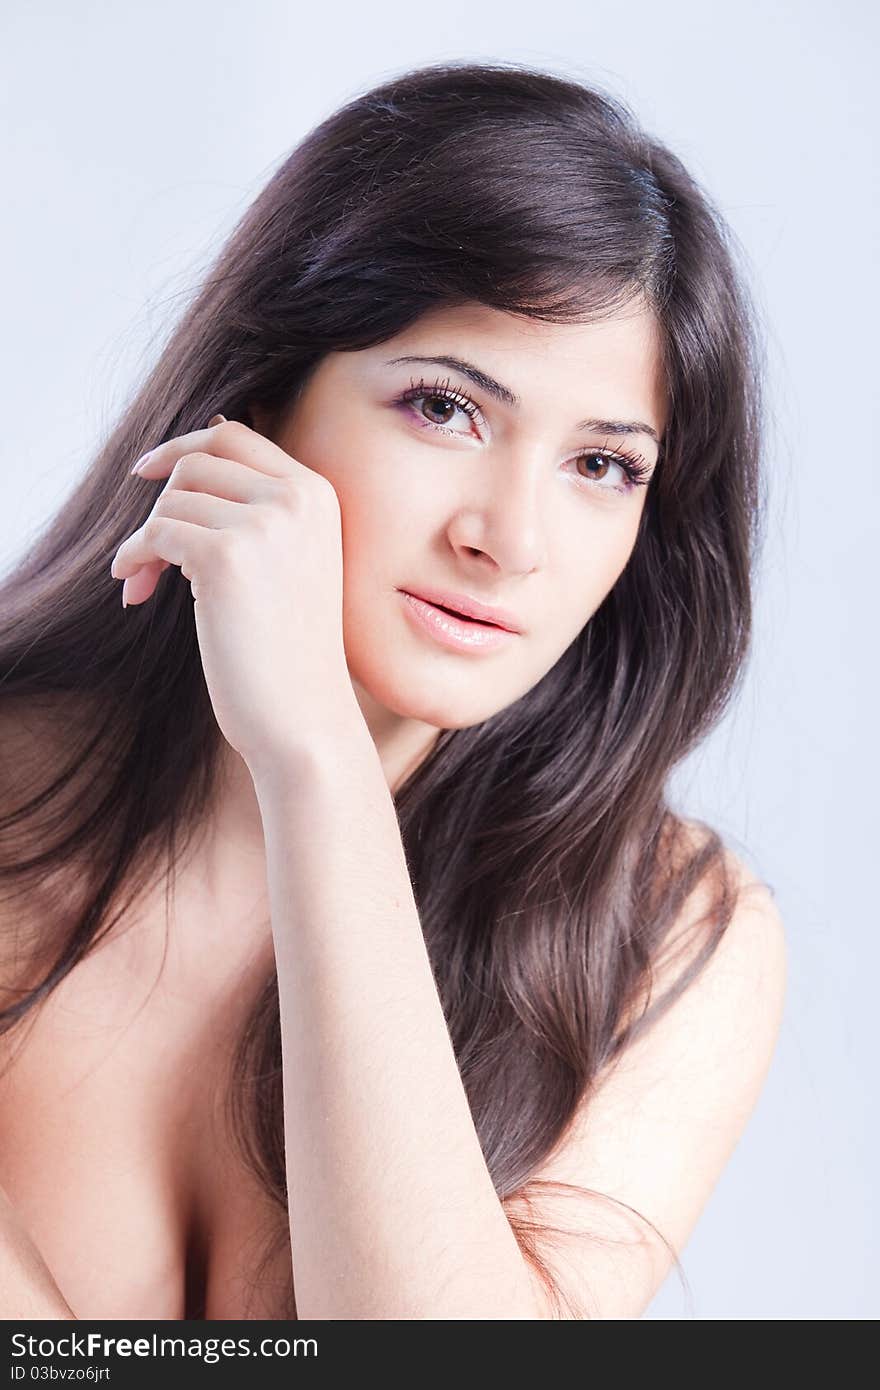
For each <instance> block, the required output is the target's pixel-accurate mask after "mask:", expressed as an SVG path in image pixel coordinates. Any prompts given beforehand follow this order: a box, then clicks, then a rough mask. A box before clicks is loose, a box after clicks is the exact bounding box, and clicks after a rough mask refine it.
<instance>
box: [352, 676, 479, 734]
mask: <svg viewBox="0 0 880 1390" xmlns="http://www.w3.org/2000/svg"><path fill="white" fill-rule="evenodd" d="M352 678H353V680H354V681H355V684H356V685H359V686H360V687H361V689H362V690H364V691H365V692H366V694H367V696H368V698H369V700H370V701H371V702H372V703H374V704H375V705H377V706H380V707H381V708H383V709H386V710H389V711H391V712H392V713H393V714H396V715H398V717H399V718H401V719H412V720H415V721H418V722H419V723H420V724H427V725H429V726H430V727H431V728H433V729H470V728H473V726H474V725H475V724H482V723H483V721H484V720H485V719H489V718H490V717H491V716H492V715H493V714H497V712H498V710H499V709H501V708H502V707H503V705H502V704H499V703H498V702H497V700H491V699H490V698H489V697H488V692H486V691H482V692H481V691H480V690H479V688H478V684H477V681H476V680H475V678H474V676H473V675H471V676H470V679H469V680H468V679H467V678H466V677H465V674H464V673H463V676H462V679H461V681H460V682H459V689H457V690H454V691H453V690H444V689H443V688H442V686H441V685H440V684H439V682H438V681H437V679H436V674H435V676H434V678H433V679H432V676H431V673H430V672H427V673H423V674H421V675H420V677H419V678H414V679H412V680H407V679H406V678H405V677H404V676H403V674H402V673H400V672H393V671H392V670H391V669H390V665H389V664H386V665H385V666H384V668H383V669H381V670H369V671H363V670H361V671H356V672H354V673H353V674H352ZM469 684H470V685H471V687H472V688H471V690H470V691H469V690H468V685H469Z"/></svg>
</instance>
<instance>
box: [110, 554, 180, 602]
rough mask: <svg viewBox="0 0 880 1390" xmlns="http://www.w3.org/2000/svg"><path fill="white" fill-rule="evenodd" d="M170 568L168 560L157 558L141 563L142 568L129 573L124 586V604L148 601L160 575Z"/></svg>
mask: <svg viewBox="0 0 880 1390" xmlns="http://www.w3.org/2000/svg"><path fill="white" fill-rule="evenodd" d="M168 568H169V565H168V561H167V560H156V561H155V562H151V563H150V564H148V565H141V567H140V569H137V570H135V572H134V574H132V575H129V576H128V578H127V579H126V580H125V583H124V584H123V586H122V598H123V603H124V606H125V607H127V606H128V605H129V604H130V603H146V601H147V599H148V598H150V597H151V595H152V594H153V592H154V590H155V588H156V585H157V583H158V582H159V575H160V574H161V573H162V571H163V570H167V569H168Z"/></svg>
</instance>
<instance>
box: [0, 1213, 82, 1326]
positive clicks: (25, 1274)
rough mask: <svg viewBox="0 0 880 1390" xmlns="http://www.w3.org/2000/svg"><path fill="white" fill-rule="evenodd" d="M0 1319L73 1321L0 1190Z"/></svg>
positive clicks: (47, 1270) (56, 1286) (48, 1273)
mask: <svg viewBox="0 0 880 1390" xmlns="http://www.w3.org/2000/svg"><path fill="white" fill-rule="evenodd" d="M0 1317H2V1318H5V1319H7V1320H9V1319H11V1318H15V1319H18V1318H23V1319H24V1318H32V1319H43V1318H65V1319H68V1320H69V1319H73V1320H74V1321H76V1318H75V1315H74V1314H73V1313H72V1312H71V1310H70V1308H69V1307H68V1305H67V1302H66V1301H65V1299H64V1296H63V1294H62V1293H61V1290H60V1289H59V1287H58V1285H57V1284H56V1283H55V1280H54V1279H53V1278H52V1275H51V1273H50V1271H49V1267H48V1265H47V1264H46V1261H45V1260H44V1259H43V1257H42V1255H41V1254H40V1252H39V1250H38V1249H37V1247H36V1245H34V1242H33V1241H32V1240H31V1238H30V1236H29V1234H28V1232H27V1231H26V1229H25V1227H24V1223H23V1222H22V1220H21V1217H20V1216H19V1214H18V1212H17V1211H16V1210H15V1207H14V1206H13V1205H12V1203H11V1202H10V1200H9V1197H8V1196H7V1194H6V1191H5V1189H4V1188H2V1187H0Z"/></svg>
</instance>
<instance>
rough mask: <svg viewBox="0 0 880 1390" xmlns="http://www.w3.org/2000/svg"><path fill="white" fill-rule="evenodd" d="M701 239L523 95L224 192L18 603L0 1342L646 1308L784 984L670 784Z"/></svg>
mask: <svg viewBox="0 0 880 1390" xmlns="http://www.w3.org/2000/svg"><path fill="white" fill-rule="evenodd" d="M729 243H730V236H729V233H728V232H727V230H726V229H725V227H724V224H723V221H722V219H721V218H720V217H719V215H718V214H717V212H715V211H714V209H713V208H712V207H711V205H710V203H709V201H708V200H707V198H706V196H705V194H704V193H702V192H701V191H700V190H699V189H698V187H697V185H696V184H695V182H694V181H693V180H692V178H691V177H690V176H689V175H688V174H687V172H686V171H685V169H684V168H683V166H682V164H681V163H680V162H679V160H678V159H677V158H676V157H675V156H674V155H672V154H671V153H670V152H669V151H668V150H667V149H665V148H664V147H663V146H662V145H660V144H658V143H657V142H656V141H654V140H651V139H649V138H648V137H647V136H646V135H645V134H644V133H643V132H642V131H641V130H640V129H639V128H638V126H637V124H636V122H635V121H634V119H633V118H632V116H631V115H630V114H629V113H628V112H627V111H626V110H625V108H623V107H622V106H621V104H620V103H618V102H616V101H614V100H612V99H609V98H608V97H606V96H604V95H601V94H599V93H598V92H595V91H592V90H590V89H589V88H587V87H585V86H583V85H581V84H579V83H576V82H574V81H568V80H564V79H562V78H559V77H556V76H551V75H549V74H546V73H542V72H539V71H534V70H529V69H527V68H524V67H521V66H518V65H510V64H505V65H487V64H452V65H445V66H435V67H431V68H427V69H421V70H418V71H414V72H410V73H407V74H405V75H403V76H400V77H397V78H394V79H392V80H390V81H388V82H386V83H384V84H383V85H382V86H380V87H378V88H376V89H375V90H373V91H371V92H369V93H367V94H366V95H365V96H363V97H360V98H358V99H356V100H353V101H351V102H350V103H349V104H348V105H346V106H345V107H344V108H342V109H341V110H340V111H338V112H337V113H335V114H334V115H332V116H331V117H330V118H329V119H327V120H326V121H324V122H323V123H322V124H321V125H319V126H318V127H317V128H316V129H315V130H314V131H313V132H312V133H311V134H310V135H309V136H308V138H307V139H305V140H304V141H303V142H302V144H301V145H299V146H298V147H297V148H296V149H295V150H294V152H293V153H292V155H291V156H290V157H289V158H288V159H287V160H286V161H285V163H284V164H283V165H282V166H281V167H280V168H279V170H278V172H277V173H276V174H275V175H274V177H273V178H272V179H271V180H270V182H269V184H268V186H267V187H266V188H265V190H264V191H263V192H262V193H261V195H260V196H259V197H258V198H257V200H256V202H255V203H254V205H253V206H252V207H251V208H250V210H249V211H248V213H247V214H246V216H245V217H244V219H243V220H242V222H241V224H240V226H239V227H238V228H237V230H236V231H235V233H234V235H233V236H232V237H231V239H230V241H229V243H228V245H227V246H226V248H225V250H224V251H223V253H222V254H221V256H220V257H219V260H218V262H217V264H216V266H215V267H214V268H213V270H212V271H211V273H210V274H209V276H208V278H207V281H206V283H205V285H204V286H203V287H202V288H201V290H200V292H199V293H198V295H197V296H196V298H195V300H194V302H193V303H192V305H191V307H190V308H189V310H188V312H187V313H186V314H185V316H184V318H183V321H182V322H181V324H180V325H179V327H178V328H177V330H176V332H175V333H174V334H173V336H172V337H171V339H170V341H169V342H168V344H167V346H166V347H165V349H164V351H163V353H162V355H161V358H160V360H159V362H158V364H157V366H156V367H155V369H154V370H153V371H152V373H151V374H150V376H149V378H148V380H147V382H146V383H145V385H144V386H143V388H142V389H141V390H140V392H139V394H138V395H137V397H136V398H135V399H134V400H133V402H132V403H131V405H130V406H129V407H128V408H127V410H126V411H125V412H124V414H123V416H122V419H121V420H120V421H119V423H118V425H117V426H116V428H115V429H114V430H113V431H112V434H111V436H110V437H109V439H108V440H107V441H106V443H105V444H104V446H103V448H102V449H101V450H100V452H99V455H98V457H97V458H96V459H95V460H94V462H93V464H92V466H91V468H90V469H89V470H88V472H87V473H86V475H85V477H84V479H83V481H82V482H81V483H80V485H79V486H78V488H77V490H76V491H75V492H74V494H73V495H72V496H71V497H70V498H69V499H67V501H66V502H65V504H64V506H63V508H62V509H61V510H60V512H59V514H58V515H57V516H56V517H55V518H54V520H53V522H52V524H51V526H50V527H49V528H48V529H47V530H46V532H45V535H44V536H43V537H42V538H41V540H40V543H39V544H38V545H37V547H36V548H35V549H34V551H33V552H32V553H31V554H30V555H29V556H28V557H27V558H26V559H24V560H23V561H22V562H21V563H20V564H19V565H18V567H17V569H15V571H14V572H13V573H11V574H10V575H9V576H8V577H7V579H6V581H5V584H4V587H3V591H2V601H3V610H2V611H3V621H2V633H0V671H2V685H0V692H2V705H0V710H2V728H3V742H2V747H3V784H2V785H3V807H2V810H3V813H4V814H3V819H2V822H0V825H2V830H0V847H2V874H3V882H4V896H3V900H2V925H3V928H4V930H3V932H2V938H0V939H2V941H3V946H4V956H3V979H4V982H5V985H6V989H5V999H4V1006H5V1007H4V1009H3V1013H2V1020H3V1026H4V1029H5V1033H4V1039H3V1041H4V1047H5V1053H4V1071H3V1077H2V1090H0V1125H2V1127H3V1133H4V1145H3V1150H2V1160H0V1162H2V1167H0V1182H2V1184H3V1188H4V1190H5V1194H6V1205H5V1208H4V1216H3V1219H4V1222H5V1226H4V1242H3V1246H2V1248H3V1252H4V1253H3V1259H4V1261H5V1266H4V1267H3V1268H2V1274H0V1295H2V1302H3V1305H4V1313H5V1315H6V1316H8V1317H13V1316H23V1315H24V1314H25V1313H29V1314H30V1315H31V1316H47V1317H53V1316H61V1317H68V1318H69V1317H75V1318H103V1317H115V1318H153V1319H159V1318H168V1317H173V1318H182V1317H206V1318H209V1319H214V1318H237V1317H272V1318H281V1317H295V1316H297V1315H298V1316H299V1317H301V1318H311V1317H317V1318H381V1319H384V1318H487V1317H488V1318H509V1317H513V1318H544V1317H574V1318H589V1317H638V1316H639V1315H640V1314H641V1313H642V1312H643V1311H644V1309H645V1308H646V1307H647V1305H648V1303H649V1302H650V1300H651V1298H652V1296H653V1294H654V1292H655V1291H656V1289H657V1288H658V1286H659V1284H660V1283H661V1281H662V1279H663V1277H664V1276H665V1274H666V1273H667V1271H668V1269H669V1268H670V1264H671V1262H672V1261H673V1260H676V1251H677V1250H680V1249H681V1248H682V1246H683V1245H684V1243H685V1242H686V1240H687V1237H688V1235H689V1233H690V1231H691V1230H692V1229H693V1226H694V1224H695V1222H696V1220H697V1217H698V1215H699V1213H700V1211H701V1209H702V1207H703V1205H704V1204H705V1201H706V1199H707V1197H708V1195H709V1193H710V1192H711V1190H712V1188H713V1186H714V1184H715V1182H716V1181H717V1179H718V1176H719V1174H720V1172H721V1171H722V1169H723V1167H724V1164H725V1163H726V1161H727V1158H728V1157H729V1154H730V1152H731V1150H732V1148H733V1146H734V1144H735V1143H736V1141H737V1139H738V1137H739V1135H740V1134H741V1132H742V1130H743V1128H744V1126H745V1123H746V1120H747V1118H748V1115H749V1114H750V1112H751V1110H752V1107H753V1106H754V1103H755V1101H756V1099H757V1097H758V1095H759V1093H760V1089H761V1086H762V1083H763V1078H764V1075H765V1073H766V1070H767V1067H768V1065H769V1062H770V1059H771V1056H772V1052H773V1046H774V1043H775V1038H776V1033H777V1029H778V1026H779V1019H780V1013H781V1007H782V998H783V988H784V985H783V981H784V947H783V941H782V928H781V924H780V920H779V916H778V913H777V911H776V908H775V906H774V903H773V900H772V896H771V894H770V893H769V892H768V890H767V888H766V886H765V885H762V884H761V883H760V882H758V881H757V880H755V879H754V877H753V876H752V875H751V873H750V872H749V871H748V869H747V868H746V867H745V865H744V864H743V863H742V862H741V861H740V860H739V859H738V858H737V857H736V856H735V855H734V854H733V853H732V852H731V851H730V850H729V849H727V848H726V847H725V846H724V844H723V843H722V841H721V838H720V836H719V835H718V833H717V832H715V831H713V830H712V829H711V828H710V827H708V826H706V825H703V824H701V823H699V822H695V821H689V820H686V819H685V818H683V817H682V816H680V815H678V814H677V813H676V812H675V811H673V810H672V809H671V807H670V805H669V804H668V801H667V797H666V790H665V789H666V783H667V779H668V777H669V774H670V772H671V770H672V769H673V768H674V767H675V766H676V765H677V764H678V763H679V762H680V760H681V759H682V758H683V757H684V755H685V754H686V753H688V752H689V751H690V750H691V749H693V748H694V746H695V745H696V744H697V743H698V741H699V740H700V739H701V738H702V737H703V736H704V735H705V734H706V733H707V731H708V730H709V729H710V728H711V727H712V726H713V725H714V723H715V722H716V721H717V719H718V717H719V715H720V714H721V712H722V711H723V710H724V709H725V708H726V706H727V704H728V702H729V700H730V696H731V693H732V691H733V690H734V688H735V685H736V681H737V678H738V677H739V676H740V674H741V672H742V669H743V665H744V661H745V657H746V654H747V651H748V645H749V636H750V619H751V598H750V570H751V568H752V564H753V560H754V555H755V550H756V543H757V539H758V532H759V526H758V522H759V516H760V507H759V502H760V487H759V452H760V435H761V429H760V425H761V405H760V395H761V392H760V384H761V370H760V367H759V362H758V357H759V354H758V351H757V346H756V342H757V335H756V333H755V332H754V324H753V313H752V311H751V309H750V308H749V303H748V299H747V296H746V291H745V289H744V287H743V285H742V284H741V283H740V277H739V274H738V272H737V269H736V266H735V261H734V257H733V253H732V251H731V248H730V244H729ZM144 450H148V451H150V457H149V458H148V459H147V461H146V462H145V463H144V465H143V466H142V469H141V471H140V473H139V474H131V473H130V471H129V470H130V469H131V465H132V463H133V461H134V460H135V459H136V458H137V457H138V456H139V455H141V454H143V452H144ZM111 562H112V569H111ZM120 580H121V581H123V582H122V594H121V598H122V603H120V588H119V583H118V581H120ZM123 605H124V606H123ZM449 610H456V611H457V613H458V615H459V616H457V617H456V616H454V615H453V614H452V613H451V612H450V611H449ZM466 613H467V614H469V616H462V615H463V614H466ZM133 1252H134V1253H133ZM676 1262H677V1260H676ZM294 1282H295V1297H294Z"/></svg>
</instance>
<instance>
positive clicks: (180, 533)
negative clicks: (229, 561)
mask: <svg viewBox="0 0 880 1390" xmlns="http://www.w3.org/2000/svg"><path fill="white" fill-rule="evenodd" d="M224 505H226V506H232V505H233V503H225V504H224ZM214 536H215V531H214V530H213V529H212V528H211V527H208V526H198V525H194V524H193V523H192V522H190V521H180V520H178V519H177V518H176V517H171V516H151V517H149V518H148V519H147V521H146V522H145V523H144V525H143V526H142V527H141V528H140V530H139V531H135V533H134V535H133V536H129V538H128V540H127V541H125V542H124V544H123V545H122V546H120V548H119V550H118V551H117V553H116V555H115V556H114V558H113V564H112V565H111V566H110V573H111V574H112V575H113V578H114V579H129V578H130V577H132V576H133V575H134V574H135V573H136V571H137V570H139V569H140V568H141V566H142V565H150V564H153V563H154V562H155V561H157V560H164V561H166V563H167V564H169V565H177V566H179V568H180V569H181V570H182V571H183V573H184V574H185V575H186V578H187V579H192V578H193V576H194V575H195V574H196V573H197V572H198V571H199V570H200V569H202V568H204V566H205V562H206V561H207V560H208V558H209V556H208V547H209V546H210V545H211V544H212V541H213V538H214Z"/></svg>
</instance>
